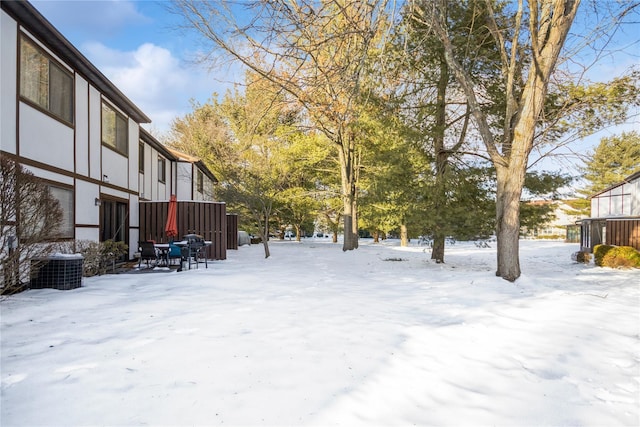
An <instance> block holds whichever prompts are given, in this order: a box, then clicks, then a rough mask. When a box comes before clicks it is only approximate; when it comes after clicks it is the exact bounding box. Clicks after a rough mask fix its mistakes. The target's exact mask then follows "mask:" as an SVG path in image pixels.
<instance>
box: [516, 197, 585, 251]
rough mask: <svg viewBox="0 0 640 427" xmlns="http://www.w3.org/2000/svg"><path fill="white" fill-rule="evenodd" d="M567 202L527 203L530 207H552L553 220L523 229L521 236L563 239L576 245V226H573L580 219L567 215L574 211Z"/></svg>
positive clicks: (535, 201)
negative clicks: (532, 227)
mask: <svg viewBox="0 0 640 427" xmlns="http://www.w3.org/2000/svg"><path fill="white" fill-rule="evenodd" d="M567 202H568V201H563V200H534V201H530V202H527V203H529V204H531V205H552V206H553V216H554V219H553V220H551V221H549V222H548V223H546V224H542V225H541V226H539V227H537V228H535V229H531V230H529V229H526V228H523V230H522V231H523V234H524V235H525V236H526V237H532V238H538V239H551V238H554V239H557V238H563V239H564V240H565V241H566V242H574V243H577V242H578V241H579V232H578V231H576V227H577V226H576V225H575V224H576V221H578V220H579V219H580V216H578V215H574V214H570V213H568V212H571V211H574V210H575V209H573V208H572V207H571V206H570V205H568V204H567Z"/></svg>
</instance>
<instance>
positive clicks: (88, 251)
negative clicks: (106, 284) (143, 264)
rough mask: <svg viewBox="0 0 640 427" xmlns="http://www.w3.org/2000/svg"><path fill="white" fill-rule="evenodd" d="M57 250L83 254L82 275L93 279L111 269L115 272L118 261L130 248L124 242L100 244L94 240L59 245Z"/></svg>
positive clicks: (110, 241) (111, 241)
mask: <svg viewBox="0 0 640 427" xmlns="http://www.w3.org/2000/svg"><path fill="white" fill-rule="evenodd" d="M56 250H57V252H60V253H77V254H82V256H83V258H84V263H83V271H82V275H83V276H84V277H91V276H96V275H102V274H105V273H107V271H108V270H109V269H112V270H113V269H114V265H115V263H116V261H117V260H118V259H119V258H120V257H121V256H123V255H126V254H127V253H128V251H129V247H128V246H127V245H126V244H125V243H124V242H114V241H113V240H107V241H104V242H100V243H98V242H95V241H92V240H76V241H72V242H64V243H59V244H57V246H56Z"/></svg>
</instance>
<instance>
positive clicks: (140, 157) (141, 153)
mask: <svg viewBox="0 0 640 427" xmlns="http://www.w3.org/2000/svg"><path fill="white" fill-rule="evenodd" d="M138 172H140V173H144V143H142V142H141V143H139V144H138Z"/></svg>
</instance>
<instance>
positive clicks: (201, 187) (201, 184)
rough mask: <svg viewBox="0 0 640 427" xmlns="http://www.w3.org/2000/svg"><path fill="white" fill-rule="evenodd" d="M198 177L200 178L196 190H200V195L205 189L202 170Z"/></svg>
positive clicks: (199, 171)
mask: <svg viewBox="0 0 640 427" xmlns="http://www.w3.org/2000/svg"><path fill="white" fill-rule="evenodd" d="M197 176H198V178H197V181H196V182H197V184H196V185H197V186H196V188H197V190H198V193H202V190H203V188H204V183H203V181H204V177H203V174H202V171H201V170H198V175H197Z"/></svg>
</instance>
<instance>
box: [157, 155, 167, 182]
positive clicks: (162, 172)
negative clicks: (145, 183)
mask: <svg viewBox="0 0 640 427" xmlns="http://www.w3.org/2000/svg"><path fill="white" fill-rule="evenodd" d="M166 180H167V161H166V159H165V158H163V157H160V156H158V181H160V182H165V181H166Z"/></svg>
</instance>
